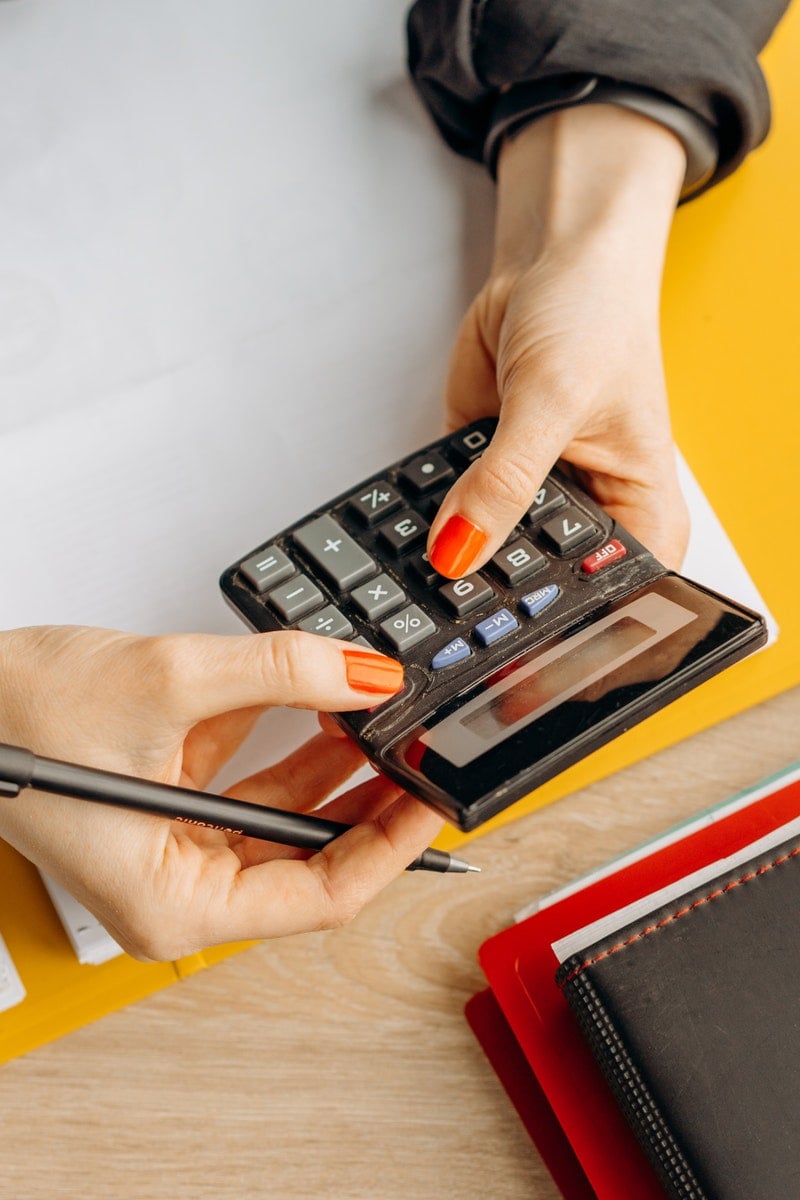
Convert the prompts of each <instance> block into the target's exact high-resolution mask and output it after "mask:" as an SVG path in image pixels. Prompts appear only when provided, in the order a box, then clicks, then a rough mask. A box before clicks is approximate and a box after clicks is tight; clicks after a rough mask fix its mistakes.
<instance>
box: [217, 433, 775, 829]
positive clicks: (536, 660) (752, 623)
mask: <svg viewBox="0 0 800 1200" xmlns="http://www.w3.org/2000/svg"><path fill="white" fill-rule="evenodd" d="M495 425H496V421H495V420H494V419H490V418H487V419H485V420H482V421H477V422H475V423H474V424H472V425H469V426H467V427H466V428H464V429H461V430H459V431H458V432H457V433H454V434H450V435H449V436H447V437H444V438H441V439H439V440H438V441H436V442H433V443H431V445H429V446H426V447H424V448H423V449H422V450H420V451H418V452H417V453H416V454H414V455H412V456H410V457H408V458H404V459H403V460H402V461H400V462H397V463H394V464H392V465H391V466H389V467H386V468H385V469H384V470H382V471H377V472H376V473H375V474H374V475H373V476H371V477H370V478H369V479H366V480H364V481H363V482H362V483H360V484H358V486H356V487H352V488H349V489H348V490H347V492H345V493H343V494H342V495H341V496H337V497H336V499H334V500H331V501H330V503H329V504H326V505H324V506H323V507H321V508H318V509H316V510H315V511H314V512H312V513H310V514H309V515H308V516H306V517H304V518H303V519H302V520H301V521H298V522H297V523H296V524H295V525H293V526H291V528H289V529H284V530H283V531H282V532H281V533H278V534H274V535H273V536H271V537H269V538H267V539H266V540H265V541H264V542H263V543H262V545H261V546H259V547H258V548H257V549H255V550H253V551H251V552H249V553H248V554H246V555H244V556H243V557H242V558H240V559H238V560H237V561H236V562H235V563H234V564H233V566H231V567H229V568H228V569H227V570H226V571H225V572H224V574H223V576H222V578H221V581H220V584H221V587H222V591H223V593H224V595H225V597H226V599H227V600H228V601H229V603H230V604H231V605H232V606H233V608H234V609H235V610H236V611H237V613H239V615H240V616H241V617H242V618H243V619H244V621H245V622H246V623H247V624H248V625H250V626H251V628H253V629H254V630H256V631H259V632H260V631H263V630H279V629H302V630H307V631H309V632H312V633H317V634H320V635H321V636H323V637H336V638H344V639H348V640H350V641H353V642H355V643H358V644H360V645H368V646H371V647H373V648H374V649H376V650H380V651H382V652H383V653H384V654H389V655H392V656H393V657H395V658H397V659H399V661H400V662H402V663H403V666H404V669H405V686H404V688H403V690H402V691H401V692H399V693H398V694H397V695H396V696H393V697H391V698H390V699H388V700H386V701H384V702H382V703H381V704H379V705H378V706H377V707H375V708H372V709H369V710H362V711H360V712H347V713H338V714H335V716H336V720H337V721H338V722H339V724H340V725H342V726H343V727H344V728H345V729H346V730H347V731H348V732H349V733H350V734H351V735H353V736H354V738H355V740H356V741H357V742H358V744H359V745H360V746H361V748H362V750H363V751H364V753H365V754H366V756H367V757H368V758H369V760H370V761H371V762H372V764H373V765H374V766H375V767H376V768H377V769H378V770H379V771H381V772H382V773H383V774H385V775H387V776H389V777H390V778H391V779H393V780H395V781H396V782H397V783H399V784H400V785H401V786H402V787H404V788H405V789H406V790H407V791H409V792H411V793H413V794H414V795H415V796H418V797H419V798H420V799H421V800H424V801H425V802H426V803H428V804H429V805H431V806H432V807H433V808H435V809H436V810H438V811H439V812H440V813H442V814H443V815H444V816H445V817H447V818H448V819H449V820H450V821H452V822H453V823H454V824H455V825H457V826H458V827H459V828H461V829H463V830H470V829H474V828H476V827H477V826H478V825H481V824H482V823H483V822H484V821H486V820H487V819H488V818H489V817H492V816H494V815H495V814H496V813H498V812H500V811H501V810H502V809H505V808H507V807H508V806H509V805H510V804H513V803H514V801H516V800H519V799H520V798H521V797H523V796H525V795H527V794H528V793H530V792H531V791H533V790H534V789H535V788H537V787H538V786H540V785H541V784H543V783H544V782H545V781H546V780H548V779H550V778H552V777H553V776H554V775H557V774H558V773H559V772H560V771H563V770H564V769H565V768H566V767H568V766H571V765H572V764H573V763H575V762H577V761H578V760H579V759H581V758H584V757H585V756H586V755H587V754H590V753H591V752H592V751H593V750H596V749H597V748H598V747H599V746H602V745H603V744H604V743H606V742H608V741H610V740H611V738H613V737H615V736H616V735H617V734H620V733H622V732H624V731H625V730H626V729H629V728H630V727H631V726H632V725H635V724H636V723H637V722H638V721H641V720H642V719H643V718H644V717H647V716H649V715H650V714H652V713H654V712H656V711H657V710H658V709H659V708H661V707H663V706H664V705H665V704H667V703H669V702H670V701H671V700H674V699H675V698H676V697H678V696H680V695H682V694H683V693H684V692H687V691H689V690H690V689H691V688H693V687H695V686H696V685H697V684H699V683H702V682H703V681H704V680H706V679H708V678H710V676H712V675H715V674H716V673H717V672H718V671H720V670H722V669H723V668H724V667H727V666H729V665H730V664H731V663H734V662H736V661H737V660H738V659H741V658H743V657H744V656H745V655H747V654H748V653H750V652H751V651H752V650H754V649H756V648H757V647H758V646H761V645H763V644H764V642H765V641H766V637H767V631H766V626H765V623H764V620H763V618H762V617H760V616H759V615H758V614H757V613H754V612H751V611H750V610H749V609H747V608H744V607H742V605H740V604H737V603H735V602H734V601H732V600H728V599H726V598H725V597H724V596H720V595H717V594H716V593H715V592H712V591H710V590H709V589H708V588H705V587H702V586H700V585H699V584H696V583H691V582H689V581H688V580H686V579H684V578H683V577H682V576H680V575H678V574H676V573H674V572H672V571H668V570H667V569H666V568H665V567H663V566H662V565H661V564H660V563H659V562H658V561H657V560H656V559H655V558H654V557H653V555H652V554H650V553H649V551H648V550H646V549H645V547H644V546H642V545H641V544H640V543H639V542H637V541H636V539H635V538H634V537H632V536H631V534H629V533H628V532H627V531H626V530H625V529H623V528H622V527H621V526H620V525H619V524H618V523H617V522H615V521H613V520H612V519H611V518H610V517H609V516H608V514H607V513H606V512H604V511H603V510H602V509H601V508H600V507H598V505H597V504H596V503H594V501H593V500H592V499H591V498H590V497H589V496H587V495H586V493H585V492H583V491H582V490H581V489H580V488H579V487H577V486H576V484H575V483H574V482H573V480H572V479H571V478H570V477H569V475H568V474H566V473H565V472H563V471H561V470H560V469H558V468H556V469H554V470H553V471H552V472H551V473H550V475H549V476H548V477H547V479H546V480H545V482H544V483H543V484H542V486H541V488H540V489H539V492H538V493H537V495H536V497H535V499H534V502H533V504H532V506H531V508H530V510H529V511H528V512H527V513H526V515H525V517H524V518H523V520H522V521H521V522H520V523H519V524H518V525H517V526H516V527H515V528H514V530H513V531H512V533H511V534H510V536H509V538H508V539H507V541H506V542H505V544H504V545H503V547H502V548H501V549H500V550H499V551H498V553H497V554H495V555H494V557H493V558H492V559H491V560H490V562H488V563H487V564H486V566H485V567H484V568H482V569H481V570H480V571H476V572H475V573H474V574H471V575H468V576H466V577H465V578H463V579H457V580H451V579H445V578H444V577H443V576H441V575H438V574H437V573H436V572H435V571H434V570H433V569H432V568H431V566H430V563H429V562H428V559H427V556H426V554H425V544H426V540H427V536H428V530H429V527H430V522H431V520H432V519H433V517H434V516H435V514H436V511H437V508H438V507H439V505H440V504H441V502H442V500H443V498H444V496H445V495H446V493H447V491H448V489H449V487H450V486H451V485H452V483H453V482H454V480H455V479H456V478H457V476H458V475H459V473H460V472H462V471H464V470H465V469H466V468H467V467H468V466H469V465H470V463H472V462H474V461H475V459H476V458H478V457H479V455H480V454H482V453H483V451H484V449H485V448H486V446H487V445H488V444H489V441H490V439H491V436H492V433H493V431H494V428H495Z"/></svg>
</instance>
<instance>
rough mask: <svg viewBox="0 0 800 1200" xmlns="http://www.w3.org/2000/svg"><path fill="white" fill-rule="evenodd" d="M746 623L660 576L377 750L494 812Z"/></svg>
mask: <svg viewBox="0 0 800 1200" xmlns="http://www.w3.org/2000/svg"><path fill="white" fill-rule="evenodd" d="M754 626H755V623H754V620H753V618H752V616H751V615H750V614H746V615H745V614H744V613H742V612H741V611H740V610H737V609H736V608H735V607H734V606H733V605H730V606H729V605H728V604H726V603H725V602H724V601H723V600H722V599H721V598H719V597H716V596H714V595H713V594H712V593H708V592H706V591H705V590H703V589H700V588H698V587H695V586H694V585H692V584H690V583H688V582H687V581H685V580H683V579H681V578H680V577H678V576H674V575H672V576H666V577H663V578H661V579H659V580H656V581H654V582H652V583H650V584H646V585H645V586H644V587H643V588H642V589H640V590H639V591H638V592H636V593H634V594H633V595H629V596H628V597H625V598H622V599H620V600H616V601H612V602H611V603H609V604H607V605H606V606H605V607H604V608H603V609H601V610H600V611H599V612H598V613H597V614H596V615H595V616H594V618H593V619H590V620H587V621H585V622H584V623H582V624H579V625H578V626H577V627H575V626H573V627H572V629H571V630H570V631H566V632H564V633H563V634H555V635H552V636H550V637H549V638H546V639H544V640H543V641H541V642H539V643H538V644H537V645H536V646H535V647H533V648H531V649H528V650H527V651H525V652H524V653H522V654H518V655H517V656H516V657H512V658H510V660H509V661H508V662H506V663H497V661H496V660H495V666H494V669H493V670H491V671H489V672H488V673H487V675H486V676H485V677H484V678H483V679H481V680H480V681H479V682H478V683H475V684H473V685H472V686H471V687H470V688H469V689H467V690H466V691H465V692H462V693H461V694H458V695H455V696H452V695H451V696H450V697H449V698H447V699H445V700H444V701H443V703H442V704H441V705H440V707H439V709H438V711H437V712H435V713H433V714H432V715H431V716H429V717H428V718H427V719H426V720H424V721H423V722H422V723H421V724H419V725H417V726H416V728H414V729H413V730H410V731H408V732H407V733H406V734H405V735H403V736H402V737H401V738H399V739H398V740H397V741H396V742H395V743H394V744H393V745H392V746H391V747H390V748H388V753H387V758H388V759H389V760H390V761H393V762H394V763H396V764H397V765H398V766H399V767H401V768H402V770H404V771H406V772H409V773H410V774H411V775H412V776H413V777H415V778H419V779H421V780H426V781H428V783H430V784H431V785H433V786H434V787H435V788H436V789H437V791H438V792H439V793H440V794H443V795H446V796H448V797H449V798H450V801H451V802H452V804H453V805H454V806H455V808H456V810H459V811H461V810H465V809H467V808H468V807H469V806H473V805H483V804H484V803H486V804H487V805H491V807H492V809H493V810H494V811H496V810H497V808H500V807H503V806H504V804H508V803H511V801H512V799H513V798H514V795H512V794H511V793H516V796H520V795H524V794H525V790H528V791H529V790H530V787H531V786H536V785H537V784H538V783H540V782H543V781H544V779H547V778H550V777H551V776H552V775H553V774H556V773H557V772H558V771H559V770H563V769H564V767H565V766H566V765H569V763H570V762H574V761H576V760H577V759H578V758H581V757H583V756H585V755H586V754H588V753H590V752H591V751H592V750H593V749H595V748H596V747H597V746H599V745H602V744H603V742H604V741H608V739H609V737H610V736H613V734H614V733H619V732H622V730H623V729H625V728H628V727H629V726H631V725H633V724H636V722H637V721H638V720H640V719H641V718H642V716H646V715H647V713H648V711H654V710H655V708H658V707H661V705H662V704H664V703H666V702H667V701H668V700H669V699H670V698H672V697H673V696H677V695H680V694H681V692H682V691H684V690H686V687H687V686H688V685H687V684H686V683H685V681H686V680H687V679H689V678H694V677H696V676H697V675H698V674H699V673H700V672H701V671H703V670H705V669H706V666H707V664H708V663H710V662H712V661H717V660H718V659H719V658H720V657H722V656H729V655H732V654H733V653H734V650H733V647H734V646H736V645H738V644H739V641H740V640H741V639H742V638H743V637H745V636H746V635H749V632H750V631H751V630H752V629H753V628H754ZM709 673H713V672H709ZM515 781H516V782H515ZM525 784H527V785H528V786H527V788H526V787H525V786H524V785H525ZM503 792H507V793H509V795H508V799H507V800H505V801H504V802H503V801H501V794H502V793H503ZM487 797H492V799H491V800H487V799H485V798H487ZM445 807H446V806H445ZM485 815H486V814H485V813H483V814H482V815H481V817H480V819H484V816H485ZM464 827H465V828H468V827H470V826H469V825H465V826H464Z"/></svg>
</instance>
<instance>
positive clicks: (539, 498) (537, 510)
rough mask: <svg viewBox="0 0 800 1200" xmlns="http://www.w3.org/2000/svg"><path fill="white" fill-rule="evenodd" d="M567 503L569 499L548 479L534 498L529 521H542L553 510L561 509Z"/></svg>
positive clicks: (529, 511)
mask: <svg viewBox="0 0 800 1200" xmlns="http://www.w3.org/2000/svg"><path fill="white" fill-rule="evenodd" d="M566 502H567V497H566V496H565V495H564V493H563V492H562V491H561V490H560V489H559V488H557V487H556V485H555V484H554V483H551V481H550V480H549V479H546V480H545V481H544V483H543V484H542V486H541V487H540V488H539V490H538V492H537V493H536V495H535V496H534V498H533V504H532V505H531V507H530V509H529V510H528V519H529V520H531V521H541V520H542V519H543V518H544V517H545V516H546V515H547V514H548V513H551V512H552V511H553V509H555V508H560V507H561V505H562V504H566Z"/></svg>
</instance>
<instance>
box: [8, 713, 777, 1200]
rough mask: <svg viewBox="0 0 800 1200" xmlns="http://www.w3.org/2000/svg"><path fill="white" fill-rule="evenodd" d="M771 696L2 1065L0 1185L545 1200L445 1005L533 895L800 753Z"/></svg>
mask: <svg viewBox="0 0 800 1200" xmlns="http://www.w3.org/2000/svg"><path fill="white" fill-rule="evenodd" d="M799 731H800V690H794V691H791V692H788V693H786V694H784V695H782V696H779V697H776V698H775V699H774V700H772V701H769V702H767V703H766V704H763V705H761V706H759V707H758V708H756V709H753V710H751V711H750V712H748V713H745V714H743V715H742V716H740V717H737V718H735V719H733V720H731V721H728V722H726V723H724V724H723V725H720V726H717V727H716V728H714V729H711V730H709V731H707V732H706V733H704V734H702V735H699V736H697V737H696V738H693V739H692V740H690V741H688V742H684V743H683V744H681V745H679V746H677V747H674V748H672V749H671V750H668V751H666V752H664V753H662V754H660V755H658V756H656V757H654V758H651V759H648V760H647V761H645V762H642V763H640V764H638V765H637V766H635V767H632V768H630V769H628V770H627V771H625V772H622V773H620V774H618V775H615V776H613V777H612V778H610V779H607V780H605V781H602V782H600V783H598V784H596V785H595V786H593V787H591V788H588V789H586V790H585V791H583V792H581V793H578V794H576V795H574V796H571V797H569V798H568V799H566V800H563V801H561V802H560V803H558V804H556V805H552V806H551V807H549V808H547V809H545V810H543V811H541V812H539V813H535V814H533V815H531V816H528V817H526V818H523V819H520V820H519V821H516V822H512V823H511V824H509V825H507V826H506V827H504V828H502V829H500V830H497V831H494V832H492V833H491V834H487V835H485V836H484V837H482V838H480V839H478V840H477V841H475V842H473V843H472V844H471V845H470V847H469V854H468V857H469V858H470V859H471V860H472V861H474V862H476V863H478V864H479V865H480V866H481V867H483V874H482V875H480V876H469V877H461V876H456V877H438V876H429V875H422V874H418V875H407V876H404V877H403V878H402V879H399V880H397V881H396V883H395V884H393V885H392V886H391V887H390V888H389V889H388V890H387V891H386V892H385V893H383V895H381V896H380V897H378V899H377V900H376V901H374V902H373V903H372V905H371V906H370V907H369V908H368V909H367V910H366V911H365V912H363V913H362V914H361V915H360V916H359V917H358V918H357V920H356V921H354V922H353V923H352V924H351V925H350V926H348V927H346V928H344V929H341V930H337V931H334V932H331V933H325V934H317V935H311V936H305V937H296V938H287V939H285V940H283V941H279V942H272V943H264V944H262V945H259V946H257V947H255V948H254V949H251V950H248V951H246V952H245V953H243V954H240V955H238V956H236V957H235V958H232V959H230V960H228V961H226V962H224V963H222V964H220V965H219V966H216V967H214V968H213V969H211V970H209V971H206V972H203V973H202V974H200V975H197V976H194V977H192V978H190V979H188V980H186V981H184V982H183V983H181V984H180V985H177V986H175V987H173V988H170V989H168V990H166V991H164V992H162V993H160V994H158V995H157V996H155V997H152V998H150V999H149V1000H147V1001H143V1002H141V1003H140V1004H137V1005H133V1006H131V1007H130V1008H128V1009H126V1010H124V1011H123V1012H120V1013H116V1014H113V1015H111V1016H109V1017H106V1018H105V1019H103V1020H102V1021H99V1022H96V1023H95V1024H94V1025H92V1026H90V1027H88V1028H86V1029H83V1030H80V1031H79V1032H77V1033H75V1034H72V1035H71V1036H70V1037H67V1038H64V1039H62V1040H61V1041H59V1042H57V1043H55V1044H53V1045H51V1046H46V1047H43V1048H42V1049H40V1050H37V1051H35V1052H34V1053H32V1054H30V1055H28V1056H26V1057H25V1058H23V1059H19V1060H17V1061H16V1062H12V1063H9V1064H7V1065H6V1066H5V1067H3V1068H2V1070H0V1103H1V1104H2V1112H3V1119H2V1132H1V1133H0V1161H1V1162H2V1167H1V1168H0V1170H2V1175H3V1179H2V1185H1V1186H0V1197H3V1198H5V1197H8V1198H9V1200H52V1198H53V1197H54V1196H55V1197H60V1198H64V1197H66V1198H68V1200H71V1198H73V1197H83V1196H88V1197H92V1198H93V1200H95V1198H105V1197H108V1198H109V1200H111V1198H113V1200H129V1198H130V1200H183V1198H185V1200H206V1198H208V1200H211V1198H213V1200H228V1198H231V1200H232V1198H234V1197H236V1198H239V1197H273V1196H274V1197H282V1198H284V1200H310V1198H321V1200H401V1197H402V1198H403V1200H407V1198H408V1197H425V1196H437V1195H444V1194H449V1193H451V1192H453V1193H456V1194H458V1195H459V1197H460V1198H461V1200H517V1198H520V1200H522V1198H523V1197H524V1198H526V1200H529V1198H530V1197H535V1200H557V1197H558V1192H557V1191H556V1189H555V1188H554V1186H553V1184H552V1182H551V1181H550V1179H549V1177H548V1175H547V1172H546V1171H545V1169H544V1167H543V1166H542V1164H541V1162H540V1160H539V1159H538V1156H537V1155H536V1153H535V1151H534V1150H533V1148H532V1147H531V1145H530V1143H529V1141H528V1139H527V1137H526V1135H525V1134H524V1132H523V1131H522V1128H521V1126H520V1124H519V1122H518V1120H517V1118H516V1115H515V1114H514V1112H513V1110H512V1109H511V1107H510V1105H509V1103H508V1101H507V1100H506V1097H505V1094H504V1093H503V1091H502V1089H501V1088H500V1086H499V1085H498V1083H497V1082H496V1080H495V1078H494V1076H493V1074H492V1072H491V1070H490V1069H489V1067H488V1065H487V1064H486V1062H485V1060H484V1058H483V1056H482V1054H481V1052H480V1050H479V1049H478V1047H477V1045H476V1043H475V1042H474V1040H473V1038H472V1035H471V1033H470V1031H469V1029H468V1027H467V1025H466V1022H465V1020H464V1017H463V1007H464V1003H465V1001H466V1000H467V998H468V997H469V996H470V995H471V994H472V993H473V992H474V991H476V990H477V989H478V988H479V987H481V986H482V976H481V973H480V971H479V969H478V967H477V964H476V957H475V956H476V951H477V948H478V946H479V944H480V942H481V941H482V940H483V939H484V938H485V937H488V936H489V935H490V934H492V933H494V932H495V931H497V930H498V929H500V928H501V927H502V926H503V925H505V924H507V923H508V922H509V921H510V920H511V918H512V915H513V913H514V912H515V911H516V910H517V909H518V908H519V907H521V906H522V905H523V904H524V903H527V902H528V901H529V900H530V899H531V898H532V897H534V896H536V895H538V894H541V893H543V892H545V891H547V890H549V889H551V888H552V887H554V886H556V885H558V884H561V883H564V882H566V881H568V880H569V879H570V878H572V877H573V876H575V875H576V874H578V873H580V872H582V871H585V870H588V869H589V868H591V867H593V866H596V865H598V864H600V863H601V862H603V861H605V860H606V859H608V858H609V857H611V856H613V855H616V854H619V853H621V852H623V851H625V850H627V849H629V848H631V847H632V846H634V845H636V844H637V843H639V842H641V841H642V840H643V839H645V838H647V837H650V836H652V835H654V834H656V833H658V832H660V831H662V830H664V829H666V828H667V827H669V826H670V825H671V824H673V823H675V822H676V821H678V820H681V819H683V818H685V817H687V816H689V815H691V814H692V813H694V812H696V811H698V810H699V809H702V808H705V807H706V806H708V805H710V804H713V803H715V802H716V801H719V800H722V799H724V798H725V797H726V796H727V795H729V794H730V793H732V792H735V791H737V790H738V789H740V788H742V787H745V786H747V785H748V784H751V783H753V782H755V781H757V780H758V779H760V778H762V777H763V776H765V775H768V774H770V773H771V772H773V771H776V770H778V769H780V768H782V767H784V766H786V765H787V764H788V763H789V762H791V761H792V760H793V759H794V758H797V757H800V733H799Z"/></svg>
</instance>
